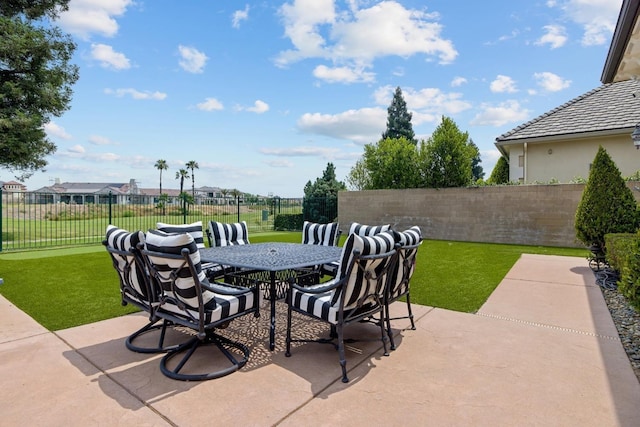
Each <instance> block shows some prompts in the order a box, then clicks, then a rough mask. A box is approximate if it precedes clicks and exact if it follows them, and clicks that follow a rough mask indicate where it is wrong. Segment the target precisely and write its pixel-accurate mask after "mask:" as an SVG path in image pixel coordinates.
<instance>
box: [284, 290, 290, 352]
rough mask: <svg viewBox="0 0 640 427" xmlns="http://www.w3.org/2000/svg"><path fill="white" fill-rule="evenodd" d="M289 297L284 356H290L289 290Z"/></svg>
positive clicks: (288, 296)
mask: <svg viewBox="0 0 640 427" xmlns="http://www.w3.org/2000/svg"><path fill="white" fill-rule="evenodd" d="M287 298H288V299H289V301H288V304H287V337H286V340H285V341H286V350H285V352H284V355H285V356H286V357H291V292H290V291H289V294H288V295H287Z"/></svg>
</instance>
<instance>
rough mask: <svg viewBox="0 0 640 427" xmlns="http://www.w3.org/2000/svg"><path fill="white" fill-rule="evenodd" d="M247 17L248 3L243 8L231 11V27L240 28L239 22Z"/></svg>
mask: <svg viewBox="0 0 640 427" xmlns="http://www.w3.org/2000/svg"><path fill="white" fill-rule="evenodd" d="M247 19H249V5H245V7H244V10H236V11H235V12H233V17H232V19H231V25H232V26H233V28H240V22H242V21H246V20H247Z"/></svg>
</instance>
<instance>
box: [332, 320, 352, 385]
mask: <svg viewBox="0 0 640 427" xmlns="http://www.w3.org/2000/svg"><path fill="white" fill-rule="evenodd" d="M332 327H333V325H332ZM336 329H337V332H338V355H339V356H340V367H341V368H342V382H343V383H348V382H349V378H348V377H347V358H346V357H345V354H344V334H343V332H342V329H343V327H342V325H338V326H337V328H336Z"/></svg>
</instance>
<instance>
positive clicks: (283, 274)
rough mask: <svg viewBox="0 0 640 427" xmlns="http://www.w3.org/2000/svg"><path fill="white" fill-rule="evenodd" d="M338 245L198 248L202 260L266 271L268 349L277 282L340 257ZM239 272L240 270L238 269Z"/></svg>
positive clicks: (272, 339) (271, 345) (272, 345)
mask: <svg viewBox="0 0 640 427" xmlns="http://www.w3.org/2000/svg"><path fill="white" fill-rule="evenodd" d="M341 253H342V248H341V247H339V246H322V245H307V244H302V243H283V242H271V243H252V244H248V245H233V246H220V247H211V248H204V249H200V259H201V260H202V262H212V263H216V264H220V265H224V266H229V267H236V268H238V269H245V270H247V271H254V272H255V271H257V272H264V273H266V274H267V275H268V280H267V281H266V284H267V285H268V286H269V293H268V295H269V303H270V316H271V318H270V324H269V349H270V350H274V348H275V330H276V300H277V290H276V284H277V283H278V282H280V283H283V282H284V283H286V279H288V278H290V277H293V276H294V275H297V274H298V272H299V271H300V270H301V269H304V268H308V267H313V266H319V265H323V264H328V263H331V262H334V261H338V260H339V259H340V254H341ZM240 274H242V271H241V272H240Z"/></svg>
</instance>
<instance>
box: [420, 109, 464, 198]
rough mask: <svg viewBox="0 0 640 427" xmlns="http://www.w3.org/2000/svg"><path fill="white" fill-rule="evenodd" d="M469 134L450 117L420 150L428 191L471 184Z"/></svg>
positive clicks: (443, 119)
mask: <svg viewBox="0 0 640 427" xmlns="http://www.w3.org/2000/svg"><path fill="white" fill-rule="evenodd" d="M468 141H469V134H468V133H467V132H461V131H460V129H458V126H457V125H456V123H455V122H454V121H453V120H452V119H451V118H449V117H444V116H443V117H442V122H441V123H440V124H439V125H438V127H437V128H436V129H435V130H434V131H433V133H432V134H431V137H430V138H429V140H428V141H427V143H426V144H424V146H423V147H422V149H421V154H422V158H423V162H424V170H423V173H424V183H425V186H426V187H430V188H446V187H464V186H467V185H469V184H470V183H471V178H472V173H471V165H472V157H471V155H470V149H469V146H468Z"/></svg>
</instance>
